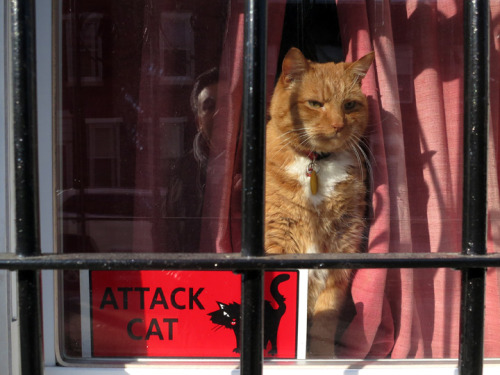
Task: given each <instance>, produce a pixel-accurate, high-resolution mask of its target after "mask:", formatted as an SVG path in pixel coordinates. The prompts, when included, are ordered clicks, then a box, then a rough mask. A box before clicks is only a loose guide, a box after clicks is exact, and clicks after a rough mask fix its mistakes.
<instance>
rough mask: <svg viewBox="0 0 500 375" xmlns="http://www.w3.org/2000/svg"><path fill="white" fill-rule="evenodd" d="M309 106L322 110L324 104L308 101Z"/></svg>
mask: <svg viewBox="0 0 500 375" xmlns="http://www.w3.org/2000/svg"><path fill="white" fill-rule="evenodd" d="M307 104H309V105H310V106H311V107H312V108H321V107H323V103H321V102H318V101H317V100H308V101H307Z"/></svg>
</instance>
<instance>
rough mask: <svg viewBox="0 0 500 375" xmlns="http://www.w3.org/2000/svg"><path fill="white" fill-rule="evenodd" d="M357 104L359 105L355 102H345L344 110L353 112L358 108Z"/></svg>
mask: <svg viewBox="0 0 500 375" xmlns="http://www.w3.org/2000/svg"><path fill="white" fill-rule="evenodd" d="M356 104H357V103H356V102H355V101H350V102H345V103H344V109H345V110H346V111H352V110H353V109H354V108H356Z"/></svg>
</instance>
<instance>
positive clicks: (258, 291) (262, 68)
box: [241, 0, 267, 375]
mask: <svg viewBox="0 0 500 375" xmlns="http://www.w3.org/2000/svg"><path fill="white" fill-rule="evenodd" d="M266 49H267V2H266V1H265V0H247V1H246V6H245V50H244V56H245V57H244V59H245V61H244V75H243V77H244V78H243V79H244V89H243V90H244V91H243V207H242V210H243V223H242V225H243V227H242V249H241V251H242V255H244V256H259V255H263V253H264V224H263V219H264V209H263V206H264V205H263V202H264V173H263V172H264V135H265V119H266V61H267V59H266ZM263 285H264V272H263V271H246V272H244V273H243V275H242V324H241V374H242V375H259V374H262V365H263V325H264V324H263V323H264V322H263V319H264V318H263V309H264V305H263V303H264V299H263V298H264V297H263Z"/></svg>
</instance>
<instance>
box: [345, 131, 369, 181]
mask: <svg viewBox="0 0 500 375" xmlns="http://www.w3.org/2000/svg"><path fill="white" fill-rule="evenodd" d="M347 144H348V146H349V147H350V148H351V149H352V151H353V153H354V156H356V159H357V161H358V167H359V170H360V171H361V180H364V179H365V173H364V168H363V162H362V161H361V156H360V154H359V146H358V144H357V143H356V142H355V141H353V140H352V139H348V140H347Z"/></svg>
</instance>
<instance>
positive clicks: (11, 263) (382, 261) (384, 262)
mask: <svg viewBox="0 0 500 375" xmlns="http://www.w3.org/2000/svg"><path fill="white" fill-rule="evenodd" d="M487 267H500V253H491V254H487V255H463V254H461V253H415V254H412V253H391V254H363V253H362V254H334V255H333V254H286V255H268V256H264V257H262V256H253V257H249V256H242V255H241V254H239V253H232V254H208V253H203V254H199V253H198V254H196V253H192V254H186V253H182V254H180V253H138V254H137V253H101V254H90V253H86V254H45V255H40V256H31V257H22V256H18V255H15V254H0V269H7V270H33V269H44V270H50V269H90V270H161V269H186V270H233V271H246V270H271V269H299V268H311V269H318V268H337V269H343V268H345V269H360V268H455V269H466V268H487Z"/></svg>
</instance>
